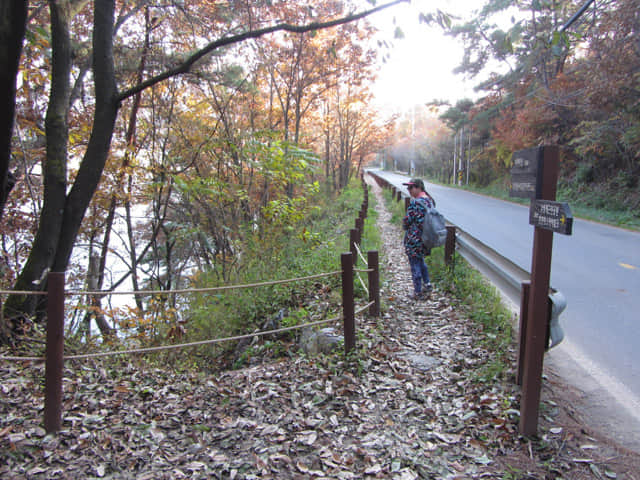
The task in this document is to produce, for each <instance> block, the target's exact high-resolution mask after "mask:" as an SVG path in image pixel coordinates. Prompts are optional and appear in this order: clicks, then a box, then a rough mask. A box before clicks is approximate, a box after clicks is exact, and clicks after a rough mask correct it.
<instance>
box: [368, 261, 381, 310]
mask: <svg viewBox="0 0 640 480" xmlns="http://www.w3.org/2000/svg"><path fill="white" fill-rule="evenodd" d="M367 263H368V264H369V269H370V270H371V271H370V272H369V302H373V305H371V306H370V307H369V315H371V316H372V317H379V316H380V268H379V263H378V251H377V250H369V251H368V252H367Z"/></svg>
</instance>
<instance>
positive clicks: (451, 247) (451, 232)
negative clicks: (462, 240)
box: [444, 225, 456, 265]
mask: <svg viewBox="0 0 640 480" xmlns="http://www.w3.org/2000/svg"><path fill="white" fill-rule="evenodd" d="M455 251H456V227H455V226H454V225H447V240H446V242H445V244H444V263H445V264H446V265H451V264H452V263H453V254H454V252H455Z"/></svg>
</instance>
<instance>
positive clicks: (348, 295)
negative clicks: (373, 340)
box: [340, 253, 356, 354]
mask: <svg viewBox="0 0 640 480" xmlns="http://www.w3.org/2000/svg"><path fill="white" fill-rule="evenodd" d="M352 255H353V254H352V253H343V254H342V255H341V256H340V263H341V264H342V316H343V321H344V353H345V354H349V352H351V351H352V350H353V349H354V348H355V346H356V327H355V324H356V322H355V316H356V315H355V306H354V303H353V258H351V257H352Z"/></svg>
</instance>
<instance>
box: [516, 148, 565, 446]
mask: <svg viewBox="0 0 640 480" xmlns="http://www.w3.org/2000/svg"><path fill="white" fill-rule="evenodd" d="M542 154H543V164H542V165H543V167H542V176H543V178H542V194H541V197H542V198H541V199H542V200H555V199H556V185H557V182H558V164H559V162H558V148H557V147H543V152H542ZM552 247H553V232H552V231H551V230H546V229H544V228H540V227H535V230H534V234H533V258H532V261H531V292H530V297H529V305H528V309H527V313H528V315H527V332H526V338H525V351H524V368H523V377H522V398H521V401H520V433H521V434H522V435H535V434H536V433H537V430H538V414H539V409H540V391H541V389H542V363H543V360H544V350H545V345H546V338H547V321H548V320H547V319H548V315H549V300H548V297H549V279H550V276H551V250H552Z"/></svg>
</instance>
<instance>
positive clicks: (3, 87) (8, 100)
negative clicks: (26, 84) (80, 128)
mask: <svg viewBox="0 0 640 480" xmlns="http://www.w3.org/2000/svg"><path fill="white" fill-rule="evenodd" d="M28 10H29V2H28V0H23V1H20V0H10V1H3V2H0V105H3V107H4V108H3V109H2V111H1V112H0V219H1V218H2V212H3V210H4V205H5V203H6V201H7V198H8V197H9V192H10V191H11V188H12V187H13V176H12V175H10V172H9V159H10V158H11V136H12V133H13V116H14V113H15V106H16V76H17V74H18V67H19V64H20V54H21V53H22V41H23V40H24V33H25V30H26V26H27V11H28Z"/></svg>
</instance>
